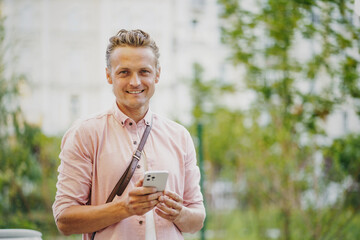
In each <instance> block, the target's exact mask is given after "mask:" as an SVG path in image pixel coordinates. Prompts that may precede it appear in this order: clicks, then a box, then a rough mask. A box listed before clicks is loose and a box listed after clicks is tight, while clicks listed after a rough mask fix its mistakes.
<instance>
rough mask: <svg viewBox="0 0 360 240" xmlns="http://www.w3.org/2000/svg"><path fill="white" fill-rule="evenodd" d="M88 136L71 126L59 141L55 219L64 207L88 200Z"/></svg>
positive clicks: (89, 165) (89, 160)
mask: <svg viewBox="0 0 360 240" xmlns="http://www.w3.org/2000/svg"><path fill="white" fill-rule="evenodd" d="M87 142H90V139H89V137H88V136H85V134H84V132H83V131H82V130H81V128H79V127H73V128H71V129H70V130H69V131H68V132H67V133H66V134H65V136H64V137H63V139H62V143H61V153H60V155H59V158H60V159H61V163H60V166H59V168H58V172H59V175H58V181H57V184H56V187H57V192H56V196H55V201H54V204H53V206H52V208H53V214H54V218H55V221H57V219H58V217H59V215H60V214H61V212H62V211H64V209H66V208H68V207H70V206H73V205H85V204H87V203H88V202H89V196H90V190H91V176H92V161H91V156H92V154H91V144H87Z"/></svg>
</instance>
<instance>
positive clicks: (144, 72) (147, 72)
mask: <svg viewBox="0 0 360 240" xmlns="http://www.w3.org/2000/svg"><path fill="white" fill-rule="evenodd" d="M140 72H141V74H143V75H146V74H150V71H148V70H145V69H144V70H141V71H140Z"/></svg>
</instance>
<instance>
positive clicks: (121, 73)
mask: <svg viewBox="0 0 360 240" xmlns="http://www.w3.org/2000/svg"><path fill="white" fill-rule="evenodd" d="M127 74H128V71H125V70H124V71H120V72H119V75H120V76H125V75H127Z"/></svg>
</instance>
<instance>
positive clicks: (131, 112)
mask: <svg viewBox="0 0 360 240" xmlns="http://www.w3.org/2000/svg"><path fill="white" fill-rule="evenodd" d="M116 105H117V107H118V108H119V109H120V111H122V112H123V113H124V114H125V115H126V116H128V117H129V118H131V119H132V120H134V121H135V122H136V123H138V122H139V121H140V120H141V119H143V118H144V117H145V115H146V113H147V112H148V110H149V106H143V107H141V108H138V109H128V108H121V107H119V104H117V103H116Z"/></svg>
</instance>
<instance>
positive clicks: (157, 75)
mask: <svg viewBox="0 0 360 240" xmlns="http://www.w3.org/2000/svg"><path fill="white" fill-rule="evenodd" d="M160 72H161V67H158V68H157V69H156V77H155V83H158V82H159V80H160Z"/></svg>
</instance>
